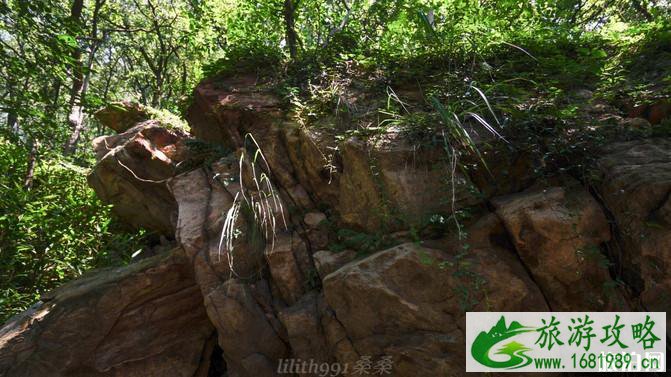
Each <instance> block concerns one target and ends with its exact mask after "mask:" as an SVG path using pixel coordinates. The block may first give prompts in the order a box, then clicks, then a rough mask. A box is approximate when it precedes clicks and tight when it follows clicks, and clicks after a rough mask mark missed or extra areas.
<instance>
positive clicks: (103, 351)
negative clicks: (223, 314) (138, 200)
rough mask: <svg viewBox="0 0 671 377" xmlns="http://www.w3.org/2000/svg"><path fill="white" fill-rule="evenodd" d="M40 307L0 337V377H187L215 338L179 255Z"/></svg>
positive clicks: (103, 276) (116, 272)
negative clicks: (208, 342)
mask: <svg viewBox="0 0 671 377" xmlns="http://www.w3.org/2000/svg"><path fill="white" fill-rule="evenodd" d="M43 301H44V302H41V303H38V304H37V305H35V306H34V307H33V308H32V309H31V310H29V311H27V312H24V313H22V314H21V315H19V316H17V317H15V318H14V319H12V320H10V321H9V322H8V323H7V324H5V326H4V327H3V328H2V329H0V375H2V376H5V377H12V376H20V377H26V376H54V377H56V376H78V377H79V376H81V377H84V376H86V377H95V376H123V377H129V376H137V377H140V376H142V377H144V376H156V377H159V376H183V377H191V376H193V375H194V373H195V372H196V370H197V369H198V367H199V366H200V365H201V361H202V360H201V359H203V356H204V355H203V352H204V351H205V345H206V343H207V341H208V339H209V338H210V337H211V335H212V334H213V327H212V325H211V324H210V323H209V321H208V319H207V316H206V314H205V310H204V308H203V305H202V297H201V296H200V294H199V291H198V287H197V286H196V285H195V283H194V281H193V277H192V276H191V272H190V266H189V264H188V261H187V260H186V259H185V258H184V257H183V255H182V253H181V251H180V250H179V249H177V250H176V251H173V252H172V253H170V254H168V255H160V256H156V257H153V258H149V259H146V260H143V261H141V262H139V263H136V264H132V265H130V266H128V267H123V268H116V269H108V270H105V271H103V272H99V273H97V274H94V275H91V276H88V277H85V278H82V279H79V280H76V281H73V282H72V283H69V284H66V285H64V286H62V287H61V288H59V289H57V290H56V291H54V292H52V293H50V294H49V295H47V296H46V297H44V298H43ZM207 356H209V355H207ZM205 359H206V360H207V357H206V358H205Z"/></svg>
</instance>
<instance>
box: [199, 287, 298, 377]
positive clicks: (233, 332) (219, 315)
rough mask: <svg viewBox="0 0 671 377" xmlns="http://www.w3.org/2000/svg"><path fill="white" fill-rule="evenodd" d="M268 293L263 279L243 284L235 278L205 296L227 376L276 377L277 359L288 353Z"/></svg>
mask: <svg viewBox="0 0 671 377" xmlns="http://www.w3.org/2000/svg"><path fill="white" fill-rule="evenodd" d="M269 296H270V292H269V291H268V288H267V286H266V285H265V284H264V282H263V281H261V282H257V283H256V284H246V283H243V282H241V281H239V280H236V279H232V280H228V281H227V282H226V283H224V284H222V285H220V286H219V287H218V288H216V289H215V290H213V291H212V292H210V293H209V294H208V295H207V296H205V307H206V308H207V312H208V315H209V317H210V319H211V320H212V322H213V323H214V325H215V327H216V328H217V331H218V333H219V345H220V346H221V348H222V349H223V351H224V359H225V360H226V365H227V366H228V370H229V375H232V376H238V377H265V376H275V375H277V361H278V360H279V359H280V358H283V357H286V356H287V355H288V352H289V351H288V349H287V346H286V344H285V341H286V339H284V338H283V337H281V336H280V331H281V329H280V324H279V321H278V320H277V318H275V317H274V316H273V315H272V313H270V312H269V307H268V305H269V303H268V300H267V299H268V297H269ZM264 299H265V300H264Z"/></svg>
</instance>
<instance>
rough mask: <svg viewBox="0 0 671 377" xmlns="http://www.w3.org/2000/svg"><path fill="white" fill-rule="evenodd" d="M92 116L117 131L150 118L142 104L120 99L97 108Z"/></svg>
mask: <svg viewBox="0 0 671 377" xmlns="http://www.w3.org/2000/svg"><path fill="white" fill-rule="evenodd" d="M93 116H94V117H95V118H96V119H97V120H98V121H99V122H100V123H102V125H103V126H105V127H107V128H110V129H112V130H114V131H116V132H117V133H123V132H126V131H128V130H129V129H130V128H132V127H134V126H135V125H136V124H137V123H140V122H144V121H145V120H148V119H149V118H150V115H149V113H148V112H147V110H146V109H145V107H144V106H142V105H141V104H139V103H137V102H131V101H121V102H113V103H110V104H109V105H107V106H105V107H104V108H102V109H100V110H98V111H96V112H95V114H93Z"/></svg>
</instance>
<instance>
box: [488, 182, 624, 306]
mask: <svg viewBox="0 0 671 377" xmlns="http://www.w3.org/2000/svg"><path fill="white" fill-rule="evenodd" d="M492 202H493V204H494V206H495V207H496V213H497V215H498V216H499V217H500V218H501V219H502V220H503V222H504V224H505V226H506V229H507V230H508V232H509V234H510V236H511V238H512V240H513V243H514V245H515V248H516V249H517V251H518V253H519V255H520V258H521V259H522V262H523V263H524V264H525V265H526V267H527V268H528V269H529V271H530V272H531V274H532V276H533V277H534V280H535V281H536V282H537V283H538V285H539V286H540V288H541V290H542V291H543V293H544V294H545V297H546V298H547V300H548V302H549V304H550V307H551V308H552V310H558V311H579V310H593V311H602V310H614V309H626V308H628V306H627V304H626V302H625V300H624V299H623V296H622V295H621V294H620V291H619V289H617V286H616V284H615V283H614V282H613V280H612V279H611V277H610V276H609V273H608V265H609V262H608V259H607V257H606V256H605V255H604V253H603V252H602V250H601V246H603V244H604V243H605V242H607V241H609V240H610V237H611V235H610V228H609V225H608V222H607V221H606V216H605V214H604V213H603V210H602V209H601V207H600V206H599V204H598V203H597V202H596V200H594V198H593V197H592V196H591V195H590V194H589V193H588V192H587V191H586V190H585V189H584V188H582V186H580V184H579V183H578V182H577V181H574V180H571V179H567V183H565V184H564V186H554V187H534V188H532V189H529V190H527V191H525V192H522V193H519V194H513V195H509V196H504V197H499V198H495V199H494V200H493V201H492Z"/></svg>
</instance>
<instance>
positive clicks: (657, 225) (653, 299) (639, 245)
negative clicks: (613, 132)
mask: <svg viewBox="0 0 671 377" xmlns="http://www.w3.org/2000/svg"><path fill="white" fill-rule="evenodd" d="M598 169H599V170H600V172H601V180H600V183H599V191H600V193H601V195H602V198H603V201H604V204H605V205H606V207H608V208H609V210H610V211H611V213H612V214H613V217H614V218H615V221H616V223H617V226H618V229H619V233H620V235H621V239H622V260H620V261H619V264H620V265H621V266H622V268H623V270H624V275H625V279H627V280H629V281H628V282H629V283H630V284H632V285H639V284H640V285H642V286H640V287H639V288H640V289H641V290H642V294H641V301H642V304H643V306H644V307H645V308H646V309H647V310H654V311H669V308H671V273H670V272H669V271H671V262H670V261H671V216H670V215H671V198H670V196H669V194H670V193H671V140H669V139H650V140H639V141H632V142H625V143H618V144H613V145H610V146H608V147H607V148H605V150H604V151H603V157H602V158H601V159H599V161H598ZM639 282H640V283H639Z"/></svg>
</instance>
